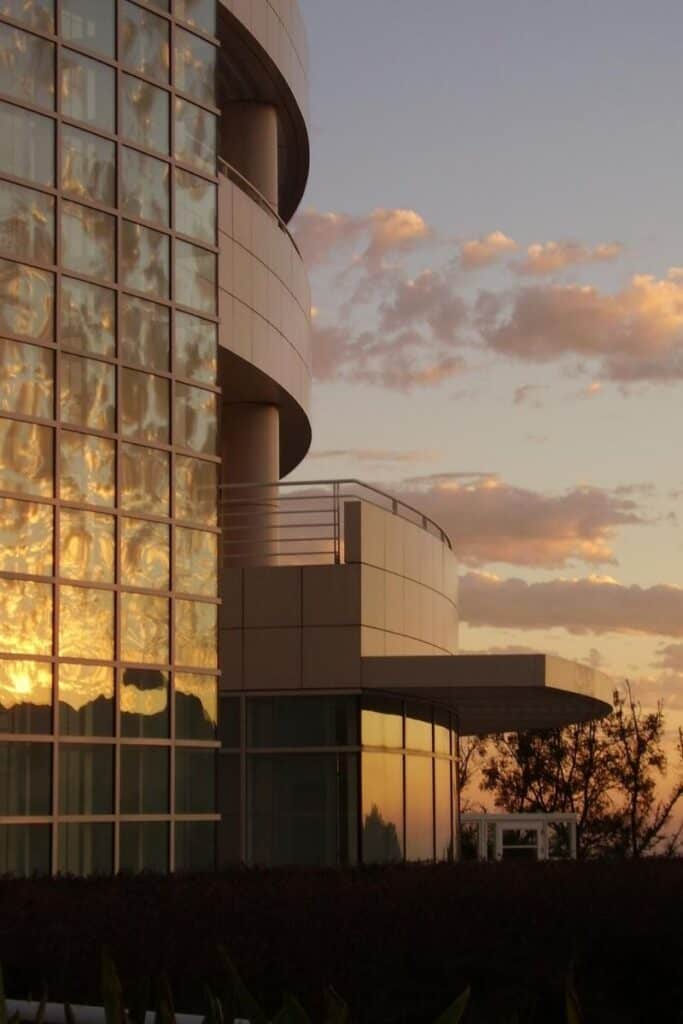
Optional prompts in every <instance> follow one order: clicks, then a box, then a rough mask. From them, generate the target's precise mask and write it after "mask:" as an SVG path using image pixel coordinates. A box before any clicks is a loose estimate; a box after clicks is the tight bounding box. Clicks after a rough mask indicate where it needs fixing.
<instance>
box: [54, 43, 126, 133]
mask: <svg viewBox="0 0 683 1024" xmlns="http://www.w3.org/2000/svg"><path fill="white" fill-rule="evenodd" d="M61 65H62V113H63V114H66V116H67V117H72V118H73V119H74V121H83V122H84V123H85V124H91V125H93V127H95V128H100V129H101V130H102V131H103V132H108V133H109V134H110V135H113V134H114V131H115V124H114V111H115V97H116V74H115V72H114V69H113V68H110V67H107V65H106V64H102V63H101V62H100V61H99V60H91V59H90V58H89V57H83V56H81V54H80V53H74V51H73V50H66V49H65V50H62V53H61Z"/></svg>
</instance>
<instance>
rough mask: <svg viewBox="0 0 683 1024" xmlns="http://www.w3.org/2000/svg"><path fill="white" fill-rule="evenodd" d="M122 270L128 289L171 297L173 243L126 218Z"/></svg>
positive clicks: (123, 228) (161, 297)
mask: <svg viewBox="0 0 683 1024" xmlns="http://www.w3.org/2000/svg"><path fill="white" fill-rule="evenodd" d="M121 232H122V236H123V237H122V243H121V244H122V255H121V273H122V279H123V283H124V284H125V286H126V287H127V288H132V289H133V290H134V291H137V292H143V293H144V294H145V295H151V296H153V297H156V298H160V299H167V298H168V290H169V260H170V256H169V253H170V242H169V238H168V235H162V234H161V233H160V232H159V231H153V230H152V228H143V227H142V226H141V225H140V224H132V223H131V222H130V221H128V220H124V221H123V224H122V227H121Z"/></svg>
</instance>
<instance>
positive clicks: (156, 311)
mask: <svg viewBox="0 0 683 1024" xmlns="http://www.w3.org/2000/svg"><path fill="white" fill-rule="evenodd" d="M169 331H170V316H169V311H168V309H167V307H166V306H158V305H157V304H156V303H154V302H147V301H146V300H145V299H134V298H133V297H132V295H122V296H121V337H120V340H119V349H120V355H121V359H122V361H123V362H125V363H132V364H133V366H142V367H143V368H144V369H145V370H164V371H168V354H169Z"/></svg>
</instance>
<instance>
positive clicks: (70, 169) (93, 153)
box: [62, 124, 116, 206]
mask: <svg viewBox="0 0 683 1024" xmlns="http://www.w3.org/2000/svg"><path fill="white" fill-rule="evenodd" d="M62 189H63V190H64V192H68V193H69V194H70V195H72V196H73V197H74V198H75V199H85V200H90V202H92V203H101V204H102V205H104V206H116V145H115V143H113V142H110V141H109V140H108V139H102V138H100V136H99V135H93V134H92V133H91V132H83V131H81V130H80V128H72V127H71V126H70V125H68V124H65V125H62Z"/></svg>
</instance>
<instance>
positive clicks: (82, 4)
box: [62, 0, 116, 57]
mask: <svg viewBox="0 0 683 1024" xmlns="http://www.w3.org/2000/svg"><path fill="white" fill-rule="evenodd" d="M62 38H63V39H65V40H67V41H68V42H72V43H75V44H76V45H77V46H80V47H82V48H83V49H84V50H94V51H95V52H96V53H101V54H103V55H104V56H105V57H113V56H114V42H115V38H116V11H115V5H114V0H62Z"/></svg>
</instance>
